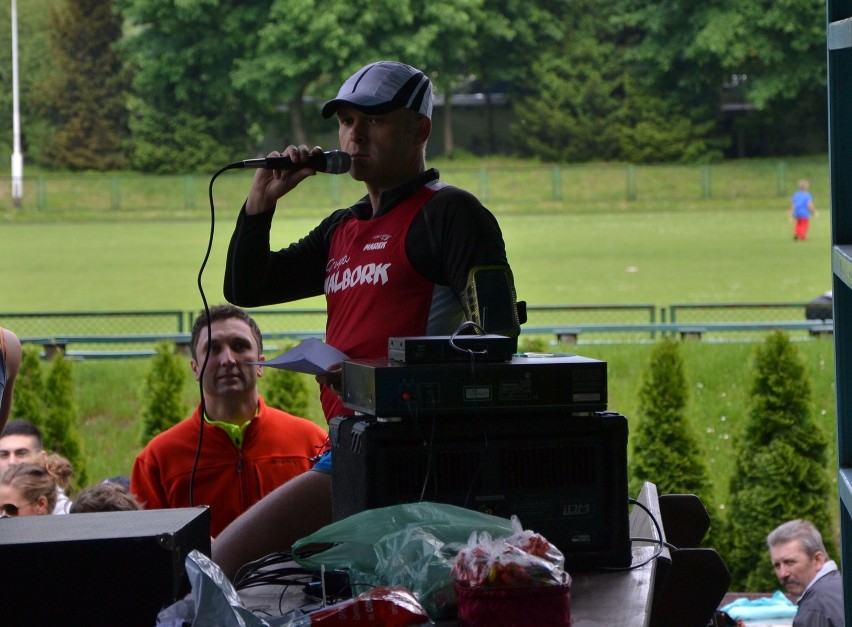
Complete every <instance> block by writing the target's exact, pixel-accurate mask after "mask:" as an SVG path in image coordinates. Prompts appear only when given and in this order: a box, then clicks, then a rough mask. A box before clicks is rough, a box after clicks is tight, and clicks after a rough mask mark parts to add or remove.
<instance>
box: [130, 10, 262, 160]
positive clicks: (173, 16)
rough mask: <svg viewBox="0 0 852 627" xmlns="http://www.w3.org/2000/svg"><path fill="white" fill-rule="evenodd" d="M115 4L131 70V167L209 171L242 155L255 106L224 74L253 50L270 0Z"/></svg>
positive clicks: (227, 73)
mask: <svg viewBox="0 0 852 627" xmlns="http://www.w3.org/2000/svg"><path fill="white" fill-rule="evenodd" d="M116 3H117V6H118V7H119V8H120V10H121V12H122V15H124V16H125V18H126V19H127V21H128V24H127V35H126V36H125V39H124V40H123V42H122V50H123V52H124V54H125V55H126V58H127V59H128V62H129V63H132V65H133V67H134V68H135V72H134V77H133V96H132V98H131V100H130V121H129V124H130V129H131V132H132V135H133V140H134V146H135V149H134V153H133V164H134V167H136V168H138V169H141V170H147V171H158V172H191V171H199V170H210V171H214V170H216V169H218V168H219V167H221V166H222V165H224V164H226V163H229V162H231V161H235V160H236V159H235V158H234V157H233V155H242V154H243V153H245V151H246V150H247V149H248V148H249V147H250V146H251V145H252V144H253V141H252V140H253V139H254V138H252V137H251V131H252V129H253V118H255V116H256V114H257V112H258V106H257V104H256V101H255V100H254V99H252V98H246V97H245V94H243V93H242V92H240V91H239V90H237V89H235V88H234V85H233V83H232V80H231V74H232V72H233V71H234V70H235V68H236V64H237V62H238V61H239V59H241V58H242V57H243V56H244V55H245V54H246V51H249V52H250V51H252V50H254V48H255V46H256V41H257V35H256V33H257V31H258V30H259V27H260V25H261V24H262V23H264V22H265V21H266V19H267V15H268V10H269V6H270V0H262V1H259V2H252V3H243V2H239V1H238V0H217V1H211V0H186V1H182V2H178V3H175V2H173V1H172V0H116ZM211 149H212V152H211Z"/></svg>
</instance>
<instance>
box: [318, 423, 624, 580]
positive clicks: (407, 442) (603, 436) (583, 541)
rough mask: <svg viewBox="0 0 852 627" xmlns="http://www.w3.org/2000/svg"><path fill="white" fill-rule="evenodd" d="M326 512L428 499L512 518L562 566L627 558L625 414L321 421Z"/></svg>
mask: <svg viewBox="0 0 852 627" xmlns="http://www.w3.org/2000/svg"><path fill="white" fill-rule="evenodd" d="M330 438H331V445H332V450H333V463H334V471H333V472H332V489H333V493H332V495H333V498H332V505H333V515H334V519H335V520H340V519H342V518H346V517H347V516H351V515H352V514H356V513H358V512H361V511H363V510H366V509H372V508H376V507H384V506H387V505H395V504H399V503H412V502H418V501H433V502H439V503H449V504H452V505H457V506H460V507H466V508H469V509H475V510H479V511H483V512H486V513H489V514H494V515H496V516H501V517H503V518H509V517H511V515H512V514H515V515H517V516H518V518H519V520H520V522H521V524H522V525H523V527H524V528H525V529H532V530H533V531H536V532H538V533H540V534H542V535H543V536H544V537H545V538H547V540H549V541H550V542H551V543H553V544H554V545H556V546H557V547H558V548H559V549H560V550H561V551H562V552H563V554H564V555H565V561H566V565H567V567H568V568H571V569H574V570H582V569H592V568H598V567H604V566H606V567H620V566H629V565H630V562H631V558H632V554H631V547H630V533H629V528H628V497H627V419H626V418H625V417H624V416H622V415H620V414H617V413H613V412H600V413H591V414H572V413H569V412H559V411H546V412H540V411H536V412H524V411H509V412H500V413H483V414H482V415H480V416H478V417H467V418H465V419H460V418H459V417H458V416H454V417H452V416H451V417H446V416H444V417H442V416H432V417H429V416H425V415H424V416H421V417H418V418H405V419H402V420H399V421H382V420H380V419H375V418H373V417H368V418H365V417H364V416H353V417H348V418H346V417H337V418H333V419H332V420H331V423H330Z"/></svg>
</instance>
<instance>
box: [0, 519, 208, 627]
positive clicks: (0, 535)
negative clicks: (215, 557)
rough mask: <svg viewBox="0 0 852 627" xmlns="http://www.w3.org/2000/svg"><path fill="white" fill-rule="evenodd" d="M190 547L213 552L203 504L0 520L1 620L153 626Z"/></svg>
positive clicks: (182, 577) (179, 581)
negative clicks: (173, 507) (161, 508)
mask: <svg viewBox="0 0 852 627" xmlns="http://www.w3.org/2000/svg"><path fill="white" fill-rule="evenodd" d="M193 549H197V550H199V551H200V552H202V553H204V554H206V555H210V512H209V510H208V509H207V508H206V507H188V508H180V509H164V510H143V511H132V512H103V513H92V514H67V515H57V516H24V517H20V516H19V517H13V518H4V519H0V564H3V567H2V568H0V590H3V603H2V607H3V610H2V619H0V622H2V623H3V624H4V625H52V626H54V625H63V626H64V627H67V626H75V625H80V626H86V627H97V626H100V625H110V626H114V625H122V626H125V627H127V626H133V625H140V626H144V627H151V626H152V625H155V624H156V622H157V614H158V613H159V612H160V610H161V609H163V608H165V607H167V606H169V605H171V604H172V603H174V602H175V601H177V600H179V599H181V598H183V596H185V595H186V594H187V593H188V592H189V591H190V586H189V582H188V579H187V575H186V569H185V567H184V559H185V558H186V556H187V554H188V553H189V552H190V551H192V550H193Z"/></svg>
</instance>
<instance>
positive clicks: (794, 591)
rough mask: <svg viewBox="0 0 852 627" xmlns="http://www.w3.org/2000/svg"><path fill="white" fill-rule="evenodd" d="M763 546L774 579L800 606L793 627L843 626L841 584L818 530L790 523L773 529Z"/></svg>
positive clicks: (801, 522) (800, 522) (799, 522)
mask: <svg viewBox="0 0 852 627" xmlns="http://www.w3.org/2000/svg"><path fill="white" fill-rule="evenodd" d="M766 543H767V544H768V545H769V555H770V558H771V559H772V567H773V568H774V569H775V576H776V577H778V581H779V582H781V585H782V586H784V588H785V589H786V590H787V592H788V594H790V595H791V596H792V597H793V598H794V599H795V600H796V604H797V605H798V606H799V608H798V610H797V611H796V617H795V619H794V620H793V626H794V627H818V626H820V627H823V626H824V627H839V626H842V625H845V615H844V610H843V580H842V578H841V576H840V571H838V570H837V564H835V563H834V561H833V560H830V559H828V556H827V553H826V550H825V545H824V544H823V542H822V536H821V535H820V532H819V531H818V530H817V528H816V527H814V525H813V524H811V523H810V522H808V521H806V520H801V519H797V520H791V521H789V522H786V523H784V524H782V525H780V526H778V527H777V528H775V530H773V531H772V533H770V534H769V536H768V537H767V539H766Z"/></svg>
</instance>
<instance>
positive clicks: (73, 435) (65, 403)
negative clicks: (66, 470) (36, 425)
mask: <svg viewBox="0 0 852 627" xmlns="http://www.w3.org/2000/svg"><path fill="white" fill-rule="evenodd" d="M45 401H46V405H47V408H46V412H45V419H44V423H43V426H42V438H43V442H44V448H45V449H46V450H48V451H52V452H54V453H59V454H60V455H62V456H63V457H64V458H65V459H67V460H68V461H69V462H71V467H72V468H73V469H74V485H75V486H76V487H77V488H78V489H80V488H83V487H85V486H86V485H88V472H87V470H86V466H87V464H86V454H85V451H84V449H83V438H82V436H81V435H80V432H79V430H78V423H79V421H80V411H79V409H78V407H77V404H76V403H75V402H74V377H73V371H72V368H71V362H70V361H69V360H68V359H66V358H65V355H64V354H62V353H57V354H56V355H54V356H53V358H52V359H51V360H50V369H49V372H48V376H47V386H46V389H45Z"/></svg>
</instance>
